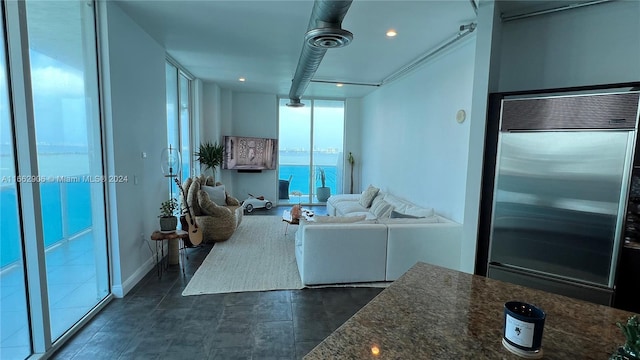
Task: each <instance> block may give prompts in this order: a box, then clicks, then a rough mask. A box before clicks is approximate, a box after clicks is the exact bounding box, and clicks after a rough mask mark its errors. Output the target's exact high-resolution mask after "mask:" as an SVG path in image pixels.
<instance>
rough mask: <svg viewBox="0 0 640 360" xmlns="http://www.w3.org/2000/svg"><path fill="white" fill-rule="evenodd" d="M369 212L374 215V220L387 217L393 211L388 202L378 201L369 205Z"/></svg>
mask: <svg viewBox="0 0 640 360" xmlns="http://www.w3.org/2000/svg"><path fill="white" fill-rule="evenodd" d="M369 211H370V212H371V213H372V214H373V215H375V216H376V218H378V219H381V218H385V217H389V214H390V213H391V212H392V211H393V207H392V206H391V204H389V203H388V202H386V201H384V200H380V201H376V203H375V204H373V205H371V209H370V210H369Z"/></svg>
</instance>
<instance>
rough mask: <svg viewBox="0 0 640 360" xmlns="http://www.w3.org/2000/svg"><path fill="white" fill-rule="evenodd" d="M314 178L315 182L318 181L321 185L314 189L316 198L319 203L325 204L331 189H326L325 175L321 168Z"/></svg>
mask: <svg viewBox="0 0 640 360" xmlns="http://www.w3.org/2000/svg"><path fill="white" fill-rule="evenodd" d="M316 177H317V180H319V181H320V185H321V186H319V187H318V188H317V189H316V197H317V198H318V201H320V202H327V200H328V199H329V196H331V188H329V187H327V174H326V173H325V172H324V169H323V168H318V172H317V173H316Z"/></svg>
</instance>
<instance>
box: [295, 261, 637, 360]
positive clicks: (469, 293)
mask: <svg viewBox="0 0 640 360" xmlns="http://www.w3.org/2000/svg"><path fill="white" fill-rule="evenodd" d="M510 300H519V301H524V302H528V303H531V304H534V305H536V306H538V307H540V308H542V309H543V310H544V311H545V312H546V314H547V318H546V320H545V326H544V333H543V336H542V349H543V351H544V357H543V359H564V360H566V359H581V360H583V359H598V360H607V359H608V358H609V356H610V355H611V354H612V353H613V352H614V351H615V350H616V349H617V347H618V346H620V345H622V344H624V341H625V338H624V335H623V334H622V331H621V330H620V329H619V328H618V327H617V326H616V325H615V323H616V322H618V321H619V322H626V320H627V319H628V318H629V317H630V316H632V315H633V313H630V312H626V311H622V310H618V309H614V308H611V307H607V306H603V305H597V304H593V303H589V302H585V301H581V300H576V299H572V298H568V297H564V296H560V295H555V294H551V293H548V292H544V291H539V290H534V289H530V288H526V287H522V286H518V285H514V284H510V283H506V282H502V281H498V280H493V279H489V278H485V277H482V276H477V275H471V274H467V273H463V272H458V271H454V270H449V269H445V268H442V267H438V266H433V265H429V264H425V263H418V264H416V265H415V266H414V267H412V268H411V269H410V270H409V271H408V272H407V273H405V274H404V275H403V276H402V277H400V278H399V279H398V280H396V281H395V282H394V283H393V284H391V285H390V286H389V287H388V288H387V289H385V290H383V291H382V292H381V293H380V294H379V295H378V296H377V297H375V298H374V299H373V300H371V302H369V303H368V304H367V305H366V306H365V307H363V308H362V309H361V310H360V311H358V312H357V313H356V314H355V315H354V316H353V317H351V319H349V320H348V321H347V322H346V323H344V324H343V325H342V326H341V327H340V328H338V329H337V330H336V331H335V332H333V333H332V334H331V335H329V336H328V337H327V338H326V339H325V340H324V341H322V342H321V343H320V344H319V345H318V346H316V347H315V348H314V349H313V350H312V351H311V352H310V353H309V354H307V355H306V356H305V357H304V359H305V360H313V359H322V360H325V359H522V358H521V357H518V356H516V355H514V354H512V353H510V352H509V351H508V350H507V349H505V348H504V347H503V346H502V342H501V341H502V329H503V308H504V303H505V302H507V301H510ZM373 348H376V349H378V350H379V351H378V354H377V355H376V354H373V353H374V352H375V351H372V349H373Z"/></svg>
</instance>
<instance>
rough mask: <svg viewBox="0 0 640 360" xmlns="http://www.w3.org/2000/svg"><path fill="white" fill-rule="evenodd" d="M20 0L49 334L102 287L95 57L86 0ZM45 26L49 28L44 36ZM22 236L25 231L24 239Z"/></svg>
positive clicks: (78, 313)
mask: <svg viewBox="0 0 640 360" xmlns="http://www.w3.org/2000/svg"><path fill="white" fill-rule="evenodd" d="M87 5H88V4H87V3H86V2H76V1H27V2H26V8H27V28H28V34H29V35H28V37H29V39H28V40H29V59H30V69H29V70H30V73H31V91H32V96H33V110H34V117H35V131H36V147H37V158H38V175H39V176H41V177H43V178H46V179H50V180H52V181H46V182H41V183H40V194H41V204H40V208H41V211H42V221H43V225H44V243H45V247H46V249H47V251H46V266H47V285H48V295H49V301H48V303H49V307H50V309H49V314H50V326H51V336H52V338H53V339H56V338H58V337H60V335H62V334H63V333H64V332H65V331H66V330H67V329H69V328H70V327H71V326H72V325H73V324H74V323H75V322H77V321H78V320H79V319H80V318H81V317H82V316H84V315H85V314H86V313H87V312H88V311H89V310H90V309H91V308H92V307H93V306H95V305H96V303H97V302H98V301H100V300H102V299H103V298H104V297H106V296H107V294H108V292H109V285H108V271H107V251H106V230H105V229H106V227H105V207H104V186H105V182H106V181H114V182H124V181H126V180H127V179H124V178H122V179H117V178H113V179H105V178H104V177H103V174H104V171H103V167H102V141H101V131H100V103H99V99H98V61H97V52H96V43H95V21H94V12H93V7H92V6H87ZM52 31H54V32H56V33H57V34H56V35H57V36H51V35H52V34H51V33H52ZM28 240H30V239H28Z"/></svg>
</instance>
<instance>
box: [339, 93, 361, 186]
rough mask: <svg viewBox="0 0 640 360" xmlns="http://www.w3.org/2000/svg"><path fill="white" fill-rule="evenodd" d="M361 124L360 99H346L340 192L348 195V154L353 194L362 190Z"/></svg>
mask: <svg viewBox="0 0 640 360" xmlns="http://www.w3.org/2000/svg"><path fill="white" fill-rule="evenodd" d="M361 122H362V99H354V98H350V99H346V101H345V107H344V154H345V158H344V169H345V170H344V173H343V175H344V178H343V179H342V184H343V188H342V192H343V193H344V194H348V193H349V191H350V187H351V166H350V165H349V162H348V161H347V156H349V152H351V153H352V154H353V158H354V166H353V193H354V194H358V193H361V192H362V191H363V190H364V189H363V188H362V184H361V182H360V171H361V169H362V167H361V160H362V154H361V152H360V151H361V147H362V142H361V136H360V128H361Z"/></svg>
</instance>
